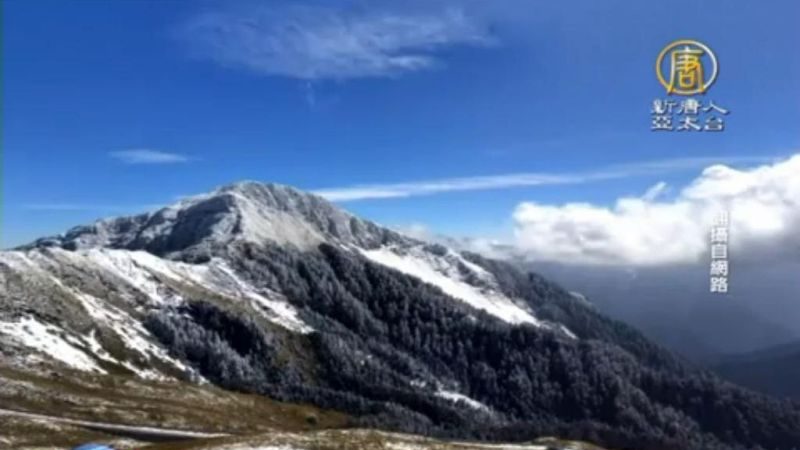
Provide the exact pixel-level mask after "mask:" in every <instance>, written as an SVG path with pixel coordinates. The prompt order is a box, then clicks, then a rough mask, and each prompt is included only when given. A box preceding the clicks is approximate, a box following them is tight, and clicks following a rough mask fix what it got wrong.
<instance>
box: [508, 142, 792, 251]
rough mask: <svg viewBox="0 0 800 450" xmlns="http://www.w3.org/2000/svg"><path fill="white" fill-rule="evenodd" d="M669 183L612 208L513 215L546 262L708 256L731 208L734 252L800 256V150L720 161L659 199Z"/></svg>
mask: <svg viewBox="0 0 800 450" xmlns="http://www.w3.org/2000/svg"><path fill="white" fill-rule="evenodd" d="M665 188H666V186H665V185H663V184H659V185H656V186H655V187H654V188H651V189H650V190H649V191H648V193H647V194H646V195H644V196H642V197H626V198H620V199H618V200H617V201H616V203H615V205H614V206H613V207H610V208H607V207H603V206H596V205H592V204H588V203H568V204H564V205H542V204H537V203H534V202H525V203H522V204H520V205H519V206H518V207H517V208H516V211H515V212H514V216H513V217H514V221H515V226H516V230H515V237H516V246H517V248H518V250H521V251H522V252H524V254H525V255H526V256H527V257H529V258H531V259H535V260H539V261H555V262H562V263H572V264H579V263H580V264H585V263H589V264H610V265H613V264H620V265H660V264H681V263H693V262H697V261H701V260H702V259H703V258H704V257H706V255H707V252H708V249H709V232H710V229H711V227H712V226H713V225H712V224H713V221H714V218H715V217H716V215H717V214H718V213H719V212H720V211H724V210H727V211H729V213H730V217H731V230H730V236H731V237H730V239H731V242H730V246H731V252H732V254H733V255H734V257H739V258H745V259H747V258H750V259H755V258H764V257H765V256H767V255H768V256H769V257H772V258H784V257H789V258H794V259H797V258H798V257H800V246H798V244H797V239H796V232H797V230H798V227H800V154H798V155H795V156H793V157H792V158H790V159H788V160H784V161H780V162H776V163H773V164H767V165H762V166H759V167H755V168H751V169H746V170H737V169H733V168H731V167H727V166H724V165H713V166H710V167H708V168H706V169H705V170H704V171H703V172H702V174H701V175H700V176H699V177H698V178H697V179H695V180H694V181H693V182H692V183H690V184H689V185H688V186H686V187H684V188H683V189H682V190H681V191H680V192H679V193H678V195H677V196H676V197H675V198H674V199H673V200H670V201H659V200H658V198H659V196H660V194H661V193H662V192H663V191H664V189H665Z"/></svg>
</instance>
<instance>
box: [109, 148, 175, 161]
mask: <svg viewBox="0 0 800 450" xmlns="http://www.w3.org/2000/svg"><path fill="white" fill-rule="evenodd" d="M109 156H111V157H112V158H114V159H117V160H119V161H122V162H123V163H125V164H176V163H184V162H187V161H189V158H188V157H187V156H185V155H181V154H178V153H169V152H163V151H160V150H151V149H147V148H137V149H130V150H120V151H115V152H110V153H109Z"/></svg>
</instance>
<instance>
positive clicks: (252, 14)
mask: <svg viewBox="0 0 800 450" xmlns="http://www.w3.org/2000/svg"><path fill="white" fill-rule="evenodd" d="M374 6H375V5H373V7H371V8H369V9H365V8H359V7H355V6H353V5H349V7H346V6H344V7H343V5H341V4H340V5H339V7H338V8H336V9H334V8H332V7H322V6H300V5H291V6H275V5H271V6H269V7H266V6H263V7H256V8H252V7H250V8H242V9H239V10H218V11H211V12H205V13H202V14H199V15H197V16H195V17H193V18H192V19H191V20H189V21H188V22H186V23H184V24H183V25H182V26H181V27H180V28H179V30H178V36H179V38H180V39H181V40H183V41H185V42H186V43H187V44H188V46H189V48H190V50H191V51H192V52H193V53H194V54H195V55H196V56H198V57H201V58H205V59H210V60H213V61H215V62H217V63H219V64H221V65H224V66H228V67H236V68H244V69H248V70H250V71H253V72H256V73H259V74H264V75H277V76H285V77H291V78H299V79H303V80H320V79H338V80H342V79H349V78H363V77H385V76H395V75H399V74H403V73H406V72H414V71H418V70H423V69H429V68H432V67H436V66H437V65H439V64H440V61H439V59H438V58H437V53H438V51H440V50H442V49H445V48H447V47H451V46H455V45H470V46H484V45H487V44H490V43H492V38H491V36H490V35H489V33H488V30H487V27H486V26H484V25H482V24H480V23H477V22H476V21H473V20H471V18H470V17H468V16H467V15H466V14H465V13H464V12H463V11H462V10H460V9H456V8H449V9H447V8H444V9H442V8H439V9H434V8H428V10H427V11H423V10H418V11H397V10H390V9H384V10H381V9H378V8H376V7H374ZM432 6H435V5H432Z"/></svg>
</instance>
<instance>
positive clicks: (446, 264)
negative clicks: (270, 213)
mask: <svg viewBox="0 0 800 450" xmlns="http://www.w3.org/2000/svg"><path fill="white" fill-rule="evenodd" d="M359 251H360V252H361V254H362V255H364V256H365V257H367V258H368V259H370V260H371V261H373V262H376V263H378V264H381V265H384V266H386V267H390V268H392V269H395V270H398V271H400V272H403V273H404V274H406V275H411V276H413V277H416V278H418V279H420V280H422V281H424V282H426V283H428V284H432V285H434V286H436V287H438V288H439V289H441V290H442V291H443V292H444V293H445V294H447V295H449V296H451V297H454V298H456V299H458V300H461V301H463V302H465V303H467V304H469V305H470V306H472V307H474V308H477V309H481V310H484V311H486V312H488V313H489V314H492V315H493V316H496V317H499V318H500V319H503V320H504V321H506V322H509V323H513V324H519V323H530V324H532V325H535V326H542V323H541V322H540V321H539V320H538V319H537V318H536V317H534V316H533V314H532V313H531V312H529V311H527V310H525V309H523V308H522V307H520V306H518V305H517V304H515V303H514V302H513V301H512V300H511V299H509V298H508V297H506V296H505V295H503V294H502V293H500V292H499V290H498V289H496V288H494V287H493V284H495V283H496V282H495V280H494V277H493V276H492V275H491V274H490V273H488V272H487V271H485V270H483V269H482V268H480V267H478V266H477V265H475V264H472V263H470V262H469V261H466V260H465V259H464V258H463V257H461V256H460V255H456V254H454V253H450V254H448V255H445V256H449V257H445V256H438V255H434V254H432V253H430V252H427V251H425V250H424V249H423V248H422V246H418V247H411V248H408V249H400V248H397V247H394V246H385V247H381V248H378V249H374V250H363V249H359ZM459 264H461V265H462V266H463V267H466V268H467V269H468V270H469V271H471V272H472V274H473V275H474V276H476V277H477V278H478V279H479V280H481V281H482V284H485V285H486V286H481V287H479V286H476V285H473V284H470V283H467V282H466V280H465V279H464V278H465V276H464V274H463V273H462V270H460V268H459Z"/></svg>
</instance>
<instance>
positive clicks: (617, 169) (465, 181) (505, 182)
mask: <svg viewBox="0 0 800 450" xmlns="http://www.w3.org/2000/svg"><path fill="white" fill-rule="evenodd" d="M767 159H768V158H763V157H734V158H726V159H725V160H726V161H727V162H729V163H736V162H740V163H744V162H763V161H765V160H767ZM719 161H720V159H719V158H710V157H697V158H681V159H671V160H660V161H647V162H640V163H633V164H624V165H618V166H610V167H605V168H601V169H598V170H595V171H591V172H579V173H515V174H503V175H490V176H477V177H463V178H444V179H439V180H428V181H414V182H408V183H394V184H372V185H356V186H349V187H341V188H329V189H320V190H317V191H315V193H316V194H317V195H321V196H322V197H325V198H327V199H328V200H332V201H354V200H369V199H386V198H402V197H413V196H419V195H431V194H438V193H444V192H458V191H477V190H488V189H507V188H514V187H524V186H546V185H559V184H583V183H591V182H597V181H603V180H613V179H620V178H628V177H635V176H642V175H658V174H664V173H668V172H673V171H679V170H686V169H697V168H702V167H706V166H708V165H710V164H715V163H717V162H719ZM665 188H666V187H662V188H659V189H658V190H657V191H654V192H651V193H650V195H656V196H657V195H660V194H661V193H663V191H664V189H665Z"/></svg>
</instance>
